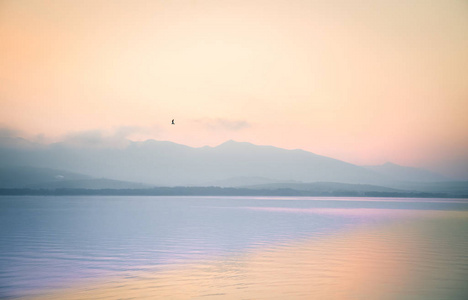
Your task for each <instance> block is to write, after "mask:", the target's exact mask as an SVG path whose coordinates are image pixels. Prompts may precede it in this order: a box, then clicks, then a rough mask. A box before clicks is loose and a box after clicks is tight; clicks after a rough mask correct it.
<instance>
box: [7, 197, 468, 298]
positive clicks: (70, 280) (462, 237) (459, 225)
mask: <svg viewBox="0 0 468 300" xmlns="http://www.w3.org/2000/svg"><path fill="white" fill-rule="evenodd" d="M194 265H195V267H194ZM220 265H221V267H220ZM184 266H186V267H184ZM174 269H177V270H185V271H180V273H176V274H174V273H170V272H169V273H170V274H171V275H167V274H169V273H167V272H168V270H174ZM233 270H235V272H234V271H233ZM233 272H234V273H233ZM135 274H138V275H135ZM142 274H147V275H142ZM155 274H156V275H157V274H165V275H164V276H160V277H159V278H157V279H151V278H150V279H148V278H147V277H151V276H153V275H155ZM233 274H234V275H235V276H230V275H233ZM272 274H289V275H287V276H278V275H275V276H273V275H272ZM405 276H407V277H408V278H406V277H405ZM143 277H145V280H146V281H148V282H153V283H154V282H155V281H156V282H165V285H164V286H165V288H166V289H167V288H168V286H169V288H170V287H172V285H174V287H173V288H175V289H176V290H177V291H182V290H183V288H182V286H183V287H185V288H187V291H186V292H184V293H182V292H181V293H182V294H180V295H179V296H180V298H181V299H187V298H194V297H195V296H196V297H199V298H204V297H206V298H224V297H226V296H229V295H231V296H232V298H233V299H235V298H238V297H236V295H237V296H239V297H242V298H245V299H249V298H252V299H259V298H262V296H261V295H263V297H264V298H265V299H271V298H272V297H271V296H272V295H269V294H268V293H267V292H268V291H273V290H275V289H276V290H277V291H276V290H275V294H274V295H275V296H276V297H279V298H280V299H281V298H284V297H286V296H287V297H289V298H297V299H307V298H309V297H310V295H314V293H315V294H316V295H317V296H321V297H323V296H324V295H325V297H326V298H329V299H352V298H353V297H355V298H356V299H359V298H360V297H362V296H366V297H368V299H372V298H374V299H403V298H404V299H429V298H431V297H434V299H467V298H464V297H465V296H467V295H468V289H467V288H466V282H467V280H468V200H467V199H385V198H252V197H241V198H234V197H100V196H96V197H78V196H73V197H0V298H10V297H11V298H15V297H21V296H28V295H29V296H30V295H38V294H41V293H43V292H44V291H50V290H54V289H63V288H73V287H74V286H76V285H77V284H78V285H79V284H83V282H86V284H88V283H90V284H92V283H93V282H95V281H96V282H100V284H101V285H104V286H105V285H106V284H109V282H111V281H112V282H114V281H115V280H116V278H121V279H122V281H119V280H117V281H118V282H119V283H118V286H119V288H121V287H122V286H125V285H128V287H129V288H130V287H131V288H133V289H136V287H135V285H137V286H138V289H141V291H142V293H147V294H148V295H150V294H151V293H152V292H158V293H159V294H158V295H163V294H164V293H163V288H159V290H158V288H157V286H155V285H154V284H153V285H150V284H147V283H144V282H141V281H138V284H136V283H135V278H143ZM106 278H112V279H109V280H108V282H106ZM214 278H215V279H216V280H214ZM126 279H128V280H126ZM219 280H222V281H219ZM207 282H208V284H206V286H205V288H204V290H198V289H199V288H200V287H201V286H204V283H207ZM216 282H218V283H216ZM373 284H374V286H373V287H372V285H373ZM369 285H371V286H369ZM149 286H151V289H149V288H148V287H149ZM366 286H367V287H366ZM188 287H192V288H191V289H189V288H188ZM194 287H197V288H198V289H195V288H194ZM305 287H307V288H305ZM360 287H366V288H363V289H361V288H360ZM85 290H86V288H85ZM109 290H115V287H114V288H112V286H110V288H109V287H108V291H106V293H105V295H106V296H107V297H108V298H117V297H120V296H118V295H122V294H112V293H110V294H109ZM120 292H122V291H120ZM165 292H166V293H167V294H168V295H175V294H174V291H172V292H171V290H170V289H169V290H166V291H165ZM103 293H104V292H103ZM190 293H192V294H190ZM156 294H157V293H156ZM281 295H282V296H281ZM69 296H70V295H69ZM101 296H102V295H101ZM152 296H153V297H149V296H148V297H149V298H154V295H152ZM283 296H284V297H283ZM402 296H404V297H403V298H402ZM61 297H64V296H63V295H62V296H61ZM89 297H90V298H93V295H89ZM369 297H370V298H369ZM65 298H68V297H66V296H65ZM70 298H72V297H71V296H70ZM103 298H105V297H103ZM273 298H274V297H273Z"/></svg>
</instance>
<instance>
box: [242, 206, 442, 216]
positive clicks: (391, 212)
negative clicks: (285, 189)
mask: <svg viewBox="0 0 468 300" xmlns="http://www.w3.org/2000/svg"><path fill="white" fill-rule="evenodd" d="M239 208H240V209H248V210H255V211H269V212H283V213H296V214H317V215H335V216H350V217H365V216H373V217H413V216H428V215H434V214H437V212H436V211H429V210H428V211H421V210H412V209H380V208H290V207H251V206H244V207H239Z"/></svg>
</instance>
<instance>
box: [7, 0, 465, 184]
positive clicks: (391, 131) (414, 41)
mask: <svg viewBox="0 0 468 300" xmlns="http://www.w3.org/2000/svg"><path fill="white" fill-rule="evenodd" d="M467 116H468V2H467V1H466V0H434V1H421V0H405V1H395V0H323V1H322V0H315V1H314V0H309V1H300V0H261V1H255V0H235V1H219V0H206V1H196V0H190V1H189V0H187V1H182V0H181V1H140V0H131V1H130V0H129V1H123V0H122V1H117V0H116V1H113V0H112V1H111V0H76V1H65V0H64V1H52V0H50V1H49V0H41V1H34V0H27V1H25V0H1V1H0V123H1V124H0V125H1V126H2V127H4V128H9V129H10V131H11V130H16V131H17V132H18V134H19V135H21V136H23V137H25V138H29V139H38V137H41V139H42V140H44V141H48V142H52V141H57V140H60V139H63V138H64V137H67V136H70V135H73V134H75V135H76V134H80V133H81V132H90V131H91V132H95V131H98V132H100V133H102V134H104V135H109V136H115V135H121V136H123V137H126V138H129V139H132V140H144V139H148V138H154V139H158V140H169V141H173V142H177V143H182V144H186V145H190V146H203V145H212V146H213V145H217V144H220V143H222V142H224V141H226V140H229V139H234V140H237V141H246V142H252V143H255V144H267V145H273V146H277V147H282V148H287V149H295V148H301V149H304V150H308V151H311V152H314V153H317V154H321V155H326V156H330V157H333V158H337V159H341V160H344V161H347V162H351V163H355V164H361V165H370V164H381V163H384V162H387V161H391V162H394V163H398V164H402V165H408V166H416V167H425V168H427V169H430V170H434V171H438V172H442V173H444V174H446V175H451V176H457V177H459V178H466V179H468V121H467ZM173 118H174V119H175V120H176V125H175V126H171V125H170V122H171V119H173Z"/></svg>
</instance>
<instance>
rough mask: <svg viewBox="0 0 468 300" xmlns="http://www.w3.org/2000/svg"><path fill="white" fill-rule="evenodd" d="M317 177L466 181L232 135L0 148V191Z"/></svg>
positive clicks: (249, 183) (398, 183) (417, 186)
mask: <svg viewBox="0 0 468 300" xmlns="http://www.w3.org/2000/svg"><path fill="white" fill-rule="evenodd" d="M23 144H24V142H23ZM23 144H22V145H23ZM317 182H322V183H324V182H327V183H340V184H348V185H360V188H361V189H366V190H367V189H368V188H369V186H378V187H381V188H378V189H373V190H385V189H389V191H390V190H392V189H397V190H398V189H403V190H417V191H422V190H427V188H428V187H431V186H434V183H436V182H437V184H435V186H437V185H438V186H439V187H438V188H436V189H434V190H435V191H438V190H440V189H444V187H448V186H450V185H452V188H453V186H455V187H456V188H459V189H461V190H465V188H466V187H467V184H466V182H454V181H453V180H451V179H449V178H446V177H444V176H442V175H440V174H436V173H433V172H429V171H426V170H422V169H417V168H412V167H404V166H399V165H395V164H391V163H386V164H384V165H380V166H358V165H354V164H351V163H347V162H344V161H340V160H337V159H333V158H330V157H326V156H321V155H317V154H314V153H311V152H307V151H304V150H298V149H297V150H286V149H281V148H277V147H272V146H259V145H254V144H251V143H245V142H235V141H232V140H230V141H227V142H225V143H223V144H221V145H219V146H216V147H208V146H205V147H200V148H193V147H189V146H185V145H180V144H176V143H172V142H167V141H155V140H147V141H144V142H130V141H128V143H127V144H126V145H125V146H123V147H102V146H101V147H78V146H76V145H69V144H67V143H64V142H62V143H56V144H51V145H47V146H44V145H34V144H31V145H27V146H21V147H14V146H11V144H10V145H8V146H4V147H1V148H0V188H11V187H15V188H25V187H27V188H68V187H71V188H145V187H152V186H220V187H248V188H255V186H257V188H258V187H259V186H263V187H264V188H265V187H268V186H269V187H270V188H271V187H275V186H276V187H277V188H281V187H284V186H287V187H288V188H293V189H304V184H305V185H306V186H308V188H311V185H310V184H311V183H317ZM366 185H367V186H366ZM334 186H335V188H336V184H335V185H334ZM312 187H313V185H312ZM314 188H315V189H317V188H318V186H317V185H316V186H315V187H314ZM341 188H342V187H341ZM348 188H349V186H348ZM355 188H356V187H355ZM445 189H446V190H447V189H449V190H450V188H445Z"/></svg>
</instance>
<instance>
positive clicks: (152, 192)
mask: <svg viewBox="0 0 468 300" xmlns="http://www.w3.org/2000/svg"><path fill="white" fill-rule="evenodd" d="M0 195H31V196H72V195H77V196H296V197H301V196H302V197H306V196H308V197H312V196H313V197H409V198H452V197H456V198H468V195H464V196H460V195H457V196H454V195H450V194H446V193H427V192H369V191H366V192H360V191H346V190H335V191H327V192H323V191H322V192H317V191H304V190H295V189H289V188H282V189H246V188H223V187H156V188H150V189H69V188H66V189H26V188H24V189H23V188H10V189H0Z"/></svg>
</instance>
